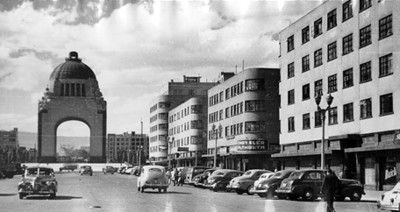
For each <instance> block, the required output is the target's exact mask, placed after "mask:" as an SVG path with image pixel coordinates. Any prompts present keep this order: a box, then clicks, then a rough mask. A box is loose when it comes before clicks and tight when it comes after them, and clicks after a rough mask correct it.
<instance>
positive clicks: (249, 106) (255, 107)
mask: <svg viewBox="0 0 400 212" xmlns="http://www.w3.org/2000/svg"><path fill="white" fill-rule="evenodd" d="M244 105H245V108H244V112H264V111H266V103H265V101H264V100H249V101H245V102H244ZM242 113H243V102H239V103H237V104H235V105H232V106H230V107H227V108H225V118H230V117H233V116H237V115H239V114H242ZM223 117H224V111H223V110H219V111H216V112H213V113H210V114H209V115H208V122H209V123H214V122H216V121H220V120H223Z"/></svg>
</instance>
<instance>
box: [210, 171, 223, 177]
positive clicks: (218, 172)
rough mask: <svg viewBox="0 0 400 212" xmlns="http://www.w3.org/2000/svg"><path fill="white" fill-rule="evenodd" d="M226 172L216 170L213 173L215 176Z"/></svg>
mask: <svg viewBox="0 0 400 212" xmlns="http://www.w3.org/2000/svg"><path fill="white" fill-rule="evenodd" d="M225 173H226V172H223V171H216V172H214V173H213V174H212V175H213V176H224V175H225Z"/></svg>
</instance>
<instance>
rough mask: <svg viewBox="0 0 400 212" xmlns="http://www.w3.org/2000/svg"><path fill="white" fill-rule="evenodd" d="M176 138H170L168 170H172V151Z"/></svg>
mask: <svg viewBox="0 0 400 212" xmlns="http://www.w3.org/2000/svg"><path fill="white" fill-rule="evenodd" d="M174 139H175V138H174V137H172V138H171V137H168V151H169V155H168V168H171V157H172V155H171V151H172V143H173V142H174Z"/></svg>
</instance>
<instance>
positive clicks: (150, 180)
mask: <svg viewBox="0 0 400 212" xmlns="http://www.w3.org/2000/svg"><path fill="white" fill-rule="evenodd" d="M168 186H169V182H168V178H167V176H166V175H165V168H164V167H163V166H156V165H148V166H143V167H142V170H141V172H140V176H139V178H138V179H137V189H138V191H141V192H142V193H143V192H144V189H147V188H152V189H153V190H154V189H158V192H161V191H163V192H164V193H165V192H167V188H168Z"/></svg>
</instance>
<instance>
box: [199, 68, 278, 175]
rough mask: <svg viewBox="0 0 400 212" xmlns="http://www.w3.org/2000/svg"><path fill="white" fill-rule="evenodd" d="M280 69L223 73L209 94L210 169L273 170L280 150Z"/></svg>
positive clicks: (208, 143) (252, 69)
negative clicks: (274, 155)
mask: <svg viewBox="0 0 400 212" xmlns="http://www.w3.org/2000/svg"><path fill="white" fill-rule="evenodd" d="M279 74H280V73H279V69H270V68H251V69H245V70H243V71H241V72H239V73H237V74H233V73H224V72H222V73H221V80H220V83H219V84H218V85H217V86H215V87H213V88H211V89H210V90H209V91H208V127H207V128H208V141H207V155H205V156H203V157H206V158H207V161H208V163H207V165H208V166H213V165H214V156H215V151H217V152H216V153H217V164H216V165H217V167H221V168H228V169H236V170H248V169H254V168H265V169H269V170H273V169H274V164H272V161H271V154H272V153H276V152H277V150H278V149H279V140H278V139H279V124H278V123H279V116H278V114H279V113H278V112H279V91H278V87H279V78H280V76H279Z"/></svg>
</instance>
